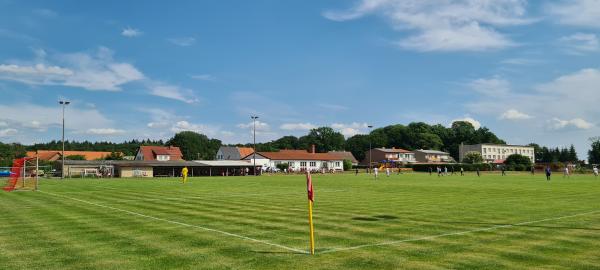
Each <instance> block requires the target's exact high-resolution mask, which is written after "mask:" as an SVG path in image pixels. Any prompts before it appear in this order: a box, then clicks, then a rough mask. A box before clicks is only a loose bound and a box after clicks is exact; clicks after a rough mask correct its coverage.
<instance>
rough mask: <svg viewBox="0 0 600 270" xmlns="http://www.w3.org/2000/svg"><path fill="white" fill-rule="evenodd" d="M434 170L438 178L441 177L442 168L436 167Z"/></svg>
mask: <svg viewBox="0 0 600 270" xmlns="http://www.w3.org/2000/svg"><path fill="white" fill-rule="evenodd" d="M436 170H437V174H438V177H440V176H442V168H440V166H437V168H436Z"/></svg>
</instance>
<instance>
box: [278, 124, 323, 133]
mask: <svg viewBox="0 0 600 270" xmlns="http://www.w3.org/2000/svg"><path fill="white" fill-rule="evenodd" d="M279 128H280V129H283V130H293V131H295V130H311V129H314V128H317V126H315V125H313V124H311V123H285V124H282V125H281V126H280V127H279Z"/></svg>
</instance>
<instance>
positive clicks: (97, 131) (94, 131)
mask: <svg viewBox="0 0 600 270" xmlns="http://www.w3.org/2000/svg"><path fill="white" fill-rule="evenodd" d="M85 133H86V134H90V135H120V134H123V133H125V131H124V130H122V129H114V128H90V129H88V130H87V131H86V132H85Z"/></svg>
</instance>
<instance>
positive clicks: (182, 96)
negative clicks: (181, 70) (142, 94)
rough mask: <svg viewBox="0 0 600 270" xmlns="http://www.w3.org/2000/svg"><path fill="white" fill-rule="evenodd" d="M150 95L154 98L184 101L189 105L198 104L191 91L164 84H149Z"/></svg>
mask: <svg viewBox="0 0 600 270" xmlns="http://www.w3.org/2000/svg"><path fill="white" fill-rule="evenodd" d="M149 88H150V93H151V94H152V95H154V96H158V97H164V98H169V99H174V100H178V101H182V102H185V103H188V104H192V103H196V102H198V101H199V100H198V98H196V97H194V94H193V91H192V90H191V89H187V88H183V87H179V86H176V85H170V84H167V83H163V82H152V83H149Z"/></svg>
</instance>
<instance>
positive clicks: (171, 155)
mask: <svg viewBox="0 0 600 270" xmlns="http://www.w3.org/2000/svg"><path fill="white" fill-rule="evenodd" d="M135 160H146V161H154V160H156V161H182V160H183V154H182V153H181V150H180V149H179V147H176V146H140V149H139V150H138V152H137V154H136V155H135Z"/></svg>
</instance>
